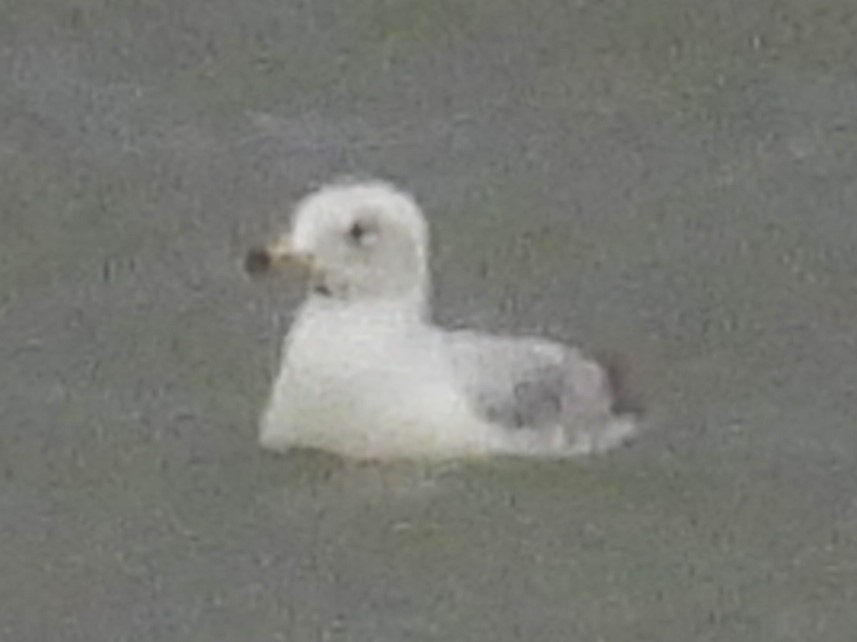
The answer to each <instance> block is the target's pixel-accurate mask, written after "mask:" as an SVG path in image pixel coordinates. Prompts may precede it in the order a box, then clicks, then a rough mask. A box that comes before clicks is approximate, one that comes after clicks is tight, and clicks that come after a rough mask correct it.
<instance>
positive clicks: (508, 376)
mask: <svg viewBox="0 0 857 642" xmlns="http://www.w3.org/2000/svg"><path fill="white" fill-rule="evenodd" d="M449 344H450V347H451V353H452V356H453V368H454V370H455V372H456V374H457V375H458V377H459V382H460V384H461V386H462V388H463V389H464V391H465V393H466V394H467V397H468V399H469V401H470V404H471V407H472V408H473V410H474V412H476V413H477V414H478V415H479V416H481V417H482V418H484V419H486V420H487V421H489V422H491V423H494V424H498V425H501V426H503V427H506V428H510V429H536V430H537V429H542V428H551V427H555V426H557V425H558V424H560V423H561V422H562V417H563V409H564V403H565V402H566V400H567V399H568V390H569V386H570V385H571V382H570V381H569V377H568V370H567V368H566V361H565V357H566V350H565V348H564V347H562V346H559V345H557V344H552V343H549V342H546V341H539V340H533V339H509V338H503V337H491V336H485V335H478V334H475V333H471V332H456V333H452V334H451V335H449Z"/></svg>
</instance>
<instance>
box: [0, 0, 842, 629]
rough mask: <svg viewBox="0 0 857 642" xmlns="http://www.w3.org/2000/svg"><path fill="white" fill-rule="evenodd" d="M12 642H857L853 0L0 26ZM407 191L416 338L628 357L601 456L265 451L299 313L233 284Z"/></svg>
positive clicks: (107, 18)
mask: <svg viewBox="0 0 857 642" xmlns="http://www.w3.org/2000/svg"><path fill="white" fill-rule="evenodd" d="M0 10H2V15H3V20H2V21H0V77H2V78H3V81H2V84H0V169H2V171H0V217H2V219H0V224H2V226H0V354H2V357H0V358H2V364H3V367H2V368H0V639H2V640H4V642H5V641H6V640H9V641H13V642H18V641H27V642H29V641H31V640H32V641H39V642H52V641H62V642H75V641H80V642H93V641H100V640H110V641H114V640H116V641H120V640H128V641H137V640H140V641H156V640H157V641H164V640H185V641H190V640H194V641H195V640H199V641H206V642H211V641H215V640H224V641H230V642H235V641H239V640H240V641H256V640H259V641H262V640H272V641H273V640H289V641H303V640H308V641H314V640H331V641H338V640H360V641H364V640H365V641H371V642H382V641H388V640H389V641H401V640H473V641H477V640H486V641H487V640H492V641H497V640H501V641H502V640H587V641H590V640H591V641H598V640H604V641H623V640H652V641H657V642H661V641H670V640H674V641H677V642H678V641H681V642H687V641H714V640H718V641H719V640H722V641H724V642H736V641H743V640H747V641H759V640H764V641H767V640H774V641H780V640H782V641H792V640H793V641H795V642H805V641H807V640H813V641H819V640H824V641H834V640H841V641H843V642H846V641H851V640H853V639H854V631H857V611H855V608H854V605H855V604H857V561H855V560H857V495H855V487H857V466H855V464H857V426H855V416H856V415H857V412H855V411H857V407H855V406H857V398H855V381H857V330H855V322H854V319H855V317H857V286H855V283H857V280H855V275H857V251H855V249H857V211H855V203H857V109H855V105H857V62H855V61H857V39H855V38H854V34H855V33H857V6H856V5H854V3H853V2H851V1H850V0H820V1H818V2H813V3H807V2H804V1H803V0H784V1H781V2H753V3H749V2H744V1H739V0H723V1H718V2H708V1H705V2H704V1H703V0H693V1H687V0H662V1H659V2H635V1H632V0H602V1H600V2H583V1H581V2H564V1H562V0H533V1H530V2H526V3H524V2H521V3H510V2H494V1H489V0H481V1H473V2H467V3H465V2H453V1H451V0H442V1H439V2H432V3H421V2H416V1H405V0H402V1H399V2H380V1H371V0H365V1H363V0H361V1H356V2H350V3H344V2H343V3H335V2H331V1H319V2H312V3H309V2H286V1H277V2H274V1H269V0H245V1H244V2H240V3H238V2H227V1H225V0H214V1H212V0H209V1H207V2H202V1H201V0H189V1H187V2H182V3H177V2H166V1H163V2H158V1H153V2H132V1H131V0H128V1H118V2H112V3H101V2H87V1H85V0H81V1H78V2H73V3H69V2H59V1H56V0H41V1H35V2H34V1H31V0H6V1H5V2H4V3H2V7H0ZM349 172H360V173H367V174H373V175H379V176H382V177H386V178H389V179H392V180H394V181H397V182H399V183H401V184H402V185H403V186H404V187H406V188H407V189H410V190H412V191H413V192H414V193H415V195H416V196H417V198H418V199H419V200H420V202H422V203H423V204H424V205H425V207H426V210H427V212H428V214H429V216H430V218H431V224H432V226H433V231H434V248H435V262H434V279H435V292H436V296H435V309H436V317H437V319H438V320H439V321H441V322H442V323H444V324H447V325H450V326H455V327H464V326H473V327H476V328H478V329H481V330H490V331H503V332H515V333H544V334H547V335H550V336H552V337H554V338H557V339H562V340H565V341H569V342H574V343H577V344H581V345H583V346H585V347H587V348H590V349H593V350H611V351H613V352H618V353H620V354H623V355H624V356H625V359H626V361H627V362H628V363H629V364H630V366H631V367H632V370H633V374H634V383H635V385H636V387H637V390H638V393H639V395H640V396H641V397H642V398H643V399H644V400H645V404H646V406H647V409H648V415H647V422H648V428H647V432H646V434H645V435H644V436H643V437H642V438H641V439H640V440H639V441H638V442H637V443H635V444H633V445H632V446H631V447H629V448H627V449H624V450H621V451H619V452H615V453H612V454H610V455H609V456H606V457H603V458H595V459H589V460H579V461H574V462H562V463H557V462H553V463H538V462H527V461H493V462H483V463H478V464H475V463H472V464H462V465H458V466H445V467H442V468H424V467H419V466H415V465H410V466H409V465H400V466H392V467H385V468H379V467H377V466H374V467H373V466H355V465H350V464H346V463H343V462H340V461H337V460H335V459H332V458H328V457H325V456H321V455H312V454H307V453H304V454H296V455H294V456H289V457H276V456H273V455H270V454H266V453H264V452H262V451H260V450H259V449H258V447H257V446H256V443H255V440H256V418H257V416H258V413H259V412H260V410H261V408H262V405H263V404H264V402H265V397H266V394H267V390H268V386H269V385H270V382H271V378H272V376H273V374H274V372H275V368H276V359H277V350H278V346H279V341H280V337H281V335H282V333H283V332H284V331H285V329H286V328H287V327H288V323H289V320H290V314H291V313H292V312H293V311H294V309H295V305H296V304H297V302H298V301H299V297H300V288H299V287H297V286H296V285H295V284H290V283H287V282H284V281H283V282H281V281H268V282H262V283H258V282H251V281H249V280H248V279H247V278H246V277H245V276H244V275H243V274H242V273H241V270H240V261H241V257H242V255H243V253H244V251H245V250H246V249H247V248H248V247H249V246H251V245H254V244H256V243H258V242H259V241H260V240H262V239H265V238H267V236H268V235H269V234H270V233H271V232H272V231H274V230H276V229H278V226H279V225H281V224H282V223H283V222H284V221H285V219H286V215H287V213H288V211H289V206H290V203H292V202H293V201H294V199H295V198H297V197H298V196H300V195H301V194H302V193H304V191H305V190H306V189H308V188H310V187H312V186H313V185H315V184H317V183H318V182H319V181H323V180H326V179H328V178H330V177H332V176H335V175H339V174H342V173H349Z"/></svg>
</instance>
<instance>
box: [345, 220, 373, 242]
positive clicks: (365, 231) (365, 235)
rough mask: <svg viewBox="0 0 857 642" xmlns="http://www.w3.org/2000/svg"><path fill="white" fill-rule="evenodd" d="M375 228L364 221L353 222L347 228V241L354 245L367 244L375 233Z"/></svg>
mask: <svg viewBox="0 0 857 642" xmlns="http://www.w3.org/2000/svg"><path fill="white" fill-rule="evenodd" d="M377 231H378V230H377V227H376V226H375V225H372V224H371V223H367V222H366V221H355V222H354V223H352V224H351V227H349V228H348V233H347V234H348V240H349V241H351V242H352V243H353V244H354V245H365V244H367V243H368V242H369V241H370V240H371V239H372V238H373V237H374V236H375V234H376V233H377Z"/></svg>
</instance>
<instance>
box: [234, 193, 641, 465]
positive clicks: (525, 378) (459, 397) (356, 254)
mask: <svg viewBox="0 0 857 642" xmlns="http://www.w3.org/2000/svg"><path fill="white" fill-rule="evenodd" d="M428 247H429V233H428V228H427V224H426V221H425V218H424V216H423V214H422V212H421V211H420V208H419V207H418V206H417V204H416V203H415V202H414V200H413V198H412V197H411V196H409V195H408V194H406V193H404V192H402V191H400V190H399V189H397V188H396V187H394V186H393V185H390V184H388V183H384V182H380V181H370V182H356V181H339V182H335V183H332V184H330V185H327V186H325V187H323V188H321V189H319V190H318V191H316V192H314V193H312V194H310V195H308V196H307V197H305V198H304V199H303V200H302V201H300V202H299V203H298V205H297V207H296V209H295V211H294V215H293V219H292V225H291V230H290V231H289V232H288V233H287V234H285V235H283V236H282V237H281V238H279V239H278V240H277V241H276V242H275V243H273V244H272V245H269V246H267V247H266V248H264V249H257V250H251V252H250V253H249V254H248V256H247V261H246V268H247V270H248V272H251V273H257V272H262V271H267V270H268V269H269V268H272V267H274V266H275V265H277V264H279V263H281V262H293V263H298V264H301V265H302V266H303V267H304V268H305V269H306V270H307V271H308V272H309V289H308V293H307V297H306V300H305V301H304V303H303V305H302V306H301V308H300V310H299V311H298V312H297V314H296V317H295V319H294V321H293V323H292V326H291V329H290V331H289V332H288V334H287V336H286V338H285V341H284V345H283V350H282V356H281V369H280V372H279V375H278V376H277V378H276V381H275V383H274V385H273V390H272V393H271V397H270V400H269V402H268V405H267V408H266V409H265V412H264V414H263V417H262V420H261V427H260V437H259V439H260V443H261V445H262V446H263V447H264V448H268V449H272V450H276V451H286V450H289V449H291V448H295V447H299V448H313V449H321V450H325V451H329V452H332V453H336V454H339V455H342V456H345V457H350V458H357V459H396V458H417V459H421V458H434V459H446V458H455V457H468V456H481V455H490V454H507V455H527V456H542V457H564V456H571V455H578V454H586V453H592V452H602V451H605V450H608V449H610V448H612V447H614V446H616V445H619V444H621V443H623V442H624V441H626V440H627V439H628V438H629V437H631V436H632V435H633V434H634V433H635V432H636V422H635V416H634V415H633V414H632V413H625V414H623V413H617V412H614V409H615V407H616V401H617V399H616V394H615V392H616V391H615V390H613V389H612V386H611V379H610V377H609V376H608V373H607V371H606V370H605V369H604V368H603V367H602V366H601V365H599V364H598V363H597V362H595V361H593V360H589V359H587V358H585V357H584V356H583V355H582V354H581V353H580V352H579V351H578V350H577V349H574V348H571V347H567V346H564V345H561V344H559V343H554V342H551V341H548V340H544V339H537V338H530V337H501V336H493V335H485V334H479V333H475V332H470V331H454V332H453V331H446V330H444V329H442V328H439V327H437V326H435V325H432V324H431V322H430V319H429V270H428V258H429V257H428Z"/></svg>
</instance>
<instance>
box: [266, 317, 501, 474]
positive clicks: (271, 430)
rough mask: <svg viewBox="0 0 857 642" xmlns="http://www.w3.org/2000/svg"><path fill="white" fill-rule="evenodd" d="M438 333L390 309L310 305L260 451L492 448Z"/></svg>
mask: <svg viewBox="0 0 857 642" xmlns="http://www.w3.org/2000/svg"><path fill="white" fill-rule="evenodd" d="M435 332H436V331H435V330H433V329H431V328H429V327H427V326H425V325H423V324H422V323H421V322H420V321H419V320H418V319H416V318H415V317H414V316H413V315H408V314H403V312H402V311H401V310H398V309H396V308H391V307H389V306H384V305H378V304H372V305H368V304H367V305H360V306H339V307H336V306H325V305H312V304H310V305H308V306H306V307H305V308H304V309H303V310H302V311H301V314H300V315H299V317H298V319H297V320H296V321H295V324H294V325H293V327H292V330H291V332H290V333H289V335H288V336H287V337H286V341H285V344H284V350H283V363H282V366H281V371H280V374H279V376H278V378H277V381H276V383H275V385H274V391H273V394H272V397H271V401H270V404H269V407H268V410H267V412H266V414H265V417H264V419H263V424H262V432H261V441H262V444H263V445H264V446H266V447H269V448H273V449H278V450H282V449H286V448H290V447H293V446H302V447H313V448H321V449H324V450H329V451H333V452H339V453H341V454H343V455H347V456H352V457H364V458H384V457H402V456H409V455H412V456H419V457H425V456H431V455H436V456H452V455H460V454H464V453H468V452H474V453H475V452H481V451H483V450H485V448H486V446H487V444H488V441H489V440H490V436H489V433H490V430H491V429H490V427H489V426H486V425H484V424H483V423H482V422H481V421H479V420H478V419H477V418H476V417H475V416H474V415H473V414H472V413H471V411H470V409H469V407H468V406H467V403H466V401H465V399H464V398H463V396H462V393H461V392H460V391H459V390H458V389H456V387H455V385H454V383H453V381H454V377H452V376H450V372H449V364H448V359H447V357H446V354H445V353H444V351H443V349H442V344H441V342H440V341H439V340H437V339H438V338H437V337H436V336H435V334H434V333H435Z"/></svg>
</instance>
